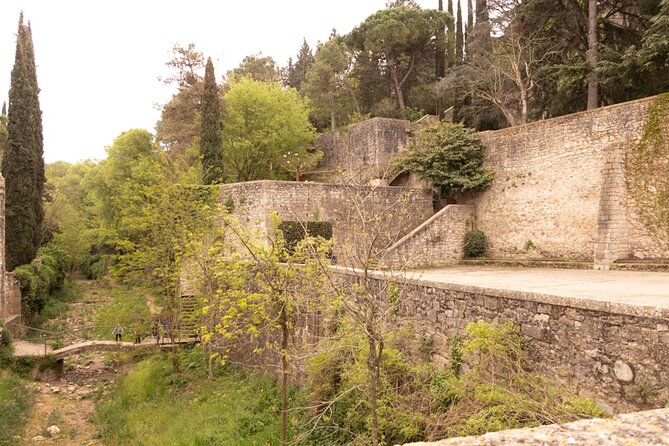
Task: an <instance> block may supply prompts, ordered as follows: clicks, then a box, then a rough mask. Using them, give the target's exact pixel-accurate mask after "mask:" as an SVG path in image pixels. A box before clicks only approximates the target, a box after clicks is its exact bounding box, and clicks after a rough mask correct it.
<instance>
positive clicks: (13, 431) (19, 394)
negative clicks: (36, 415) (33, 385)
mask: <svg viewBox="0 0 669 446" xmlns="http://www.w3.org/2000/svg"><path fill="white" fill-rule="evenodd" d="M31 407H32V398H31V394H30V392H29V391H28V389H26V387H25V384H24V381H23V380H22V379H20V378H18V377H17V376H15V375H13V374H11V373H10V372H8V371H5V370H0V446H13V445H15V444H17V440H16V439H15V437H17V436H20V435H21V434H22V433H23V428H24V426H25V423H26V417H27V414H28V411H29V410H30V408H31Z"/></svg>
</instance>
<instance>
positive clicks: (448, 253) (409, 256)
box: [380, 204, 474, 269]
mask: <svg viewBox="0 0 669 446" xmlns="http://www.w3.org/2000/svg"><path fill="white" fill-rule="evenodd" d="M473 218H474V207H473V206H463V205H457V204H449V205H448V206H446V207H445V208H443V209H442V210H440V211H439V212H437V213H436V214H434V215H433V216H432V217H431V218H430V219H429V220H427V221H426V222H424V223H423V224H421V225H420V226H418V227H417V228H416V229H414V230H413V231H411V232H410V233H409V234H407V235H406V236H404V237H403V238H402V239H401V240H399V241H398V242H397V243H396V244H394V245H393V246H392V247H391V248H390V249H389V250H388V251H387V252H385V253H384V254H383V259H382V260H381V264H380V266H382V267H384V268H399V269H406V268H415V267H417V266H427V265H448V264H453V263H456V262H457V261H459V260H461V259H462V257H463V254H464V244H463V240H464V237H465V234H466V233H467V225H468V223H470V222H471V221H472V219H473Z"/></svg>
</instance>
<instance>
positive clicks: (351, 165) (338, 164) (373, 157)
mask: <svg viewBox="0 0 669 446" xmlns="http://www.w3.org/2000/svg"><path fill="white" fill-rule="evenodd" d="M410 128H411V123H410V122H409V121H405V120H401V119H388V118H372V119H369V120H367V121H363V122H359V123H357V124H352V125H349V126H348V127H347V128H346V129H344V130H340V131H338V132H329V133H325V134H323V135H321V136H320V137H319V139H318V141H317V142H316V148H318V149H320V150H322V151H323V159H322V161H321V163H320V166H319V169H318V170H319V171H320V172H321V173H320V174H318V175H316V178H317V179H319V180H320V181H328V182H350V181H351V180H352V179H353V180H355V181H361V180H362V182H366V181H367V180H370V179H372V178H385V177H386V171H387V170H388V166H389V164H390V162H391V161H392V160H393V159H394V158H395V157H396V156H397V154H399V153H400V152H401V151H403V150H404V149H405V147H406V146H407V143H408V140H409V136H408V131H410Z"/></svg>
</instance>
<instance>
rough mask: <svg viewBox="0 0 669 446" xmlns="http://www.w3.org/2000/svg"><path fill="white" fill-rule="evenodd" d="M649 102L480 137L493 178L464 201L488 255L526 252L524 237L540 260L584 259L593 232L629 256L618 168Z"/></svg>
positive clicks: (604, 244)
mask: <svg viewBox="0 0 669 446" xmlns="http://www.w3.org/2000/svg"><path fill="white" fill-rule="evenodd" d="M651 100H652V98H646V99H642V100H638V101H633V102H627V103H624V104H618V105H614V106H610V107H604V108H600V109H597V110H593V111H589V112H582V113H576V114H572V115H568V116H562V117H558V118H553V119H549V120H545V121H539V122H534V123H531V124H526V125H521V126H517V127H511V128H508V129H503V130H498V131H491V132H483V133H481V137H482V139H483V141H484V143H485V145H486V148H487V150H486V154H485V163H486V165H487V167H488V168H490V169H492V170H494V171H495V180H494V181H493V184H492V185H491V187H490V188H489V189H488V190H486V191H485V192H483V193H481V194H479V195H478V196H476V197H475V198H473V199H471V200H469V202H470V203H474V204H476V206H477V225H478V228H479V229H481V230H482V231H483V232H485V233H486V235H487V236H488V240H489V243H490V252H491V254H493V255H502V256H514V255H527V253H526V252H525V251H524V249H523V248H524V245H525V243H526V242H527V241H528V240H531V241H532V244H533V245H534V247H535V249H536V251H537V252H538V253H540V254H543V255H545V256H556V257H576V258H592V257H593V253H594V252H595V245H596V244H597V243H598V235H599V236H600V237H601V239H600V240H599V243H600V244H602V249H610V250H613V251H615V254H614V256H625V255H627V254H630V253H631V247H630V243H632V244H633V243H634V241H631V240H622V239H624V238H626V237H625V236H627V235H628V231H627V228H626V227H625V224H624V223H625V220H626V210H625V204H624V201H625V193H624V180H623V178H622V177H621V175H622V174H623V169H621V168H620V166H621V164H620V163H621V162H622V151H624V150H627V149H628V148H629V147H631V146H632V144H633V143H634V142H635V141H637V140H638V139H639V138H640V136H641V134H642V131H643V126H644V124H645V121H646V115H647V109H648V105H649V103H650V101H651ZM616 163H617V164H616ZM600 226H601V227H600ZM621 243H622V244H621ZM607 247H608V248H607ZM602 255H603V254H602Z"/></svg>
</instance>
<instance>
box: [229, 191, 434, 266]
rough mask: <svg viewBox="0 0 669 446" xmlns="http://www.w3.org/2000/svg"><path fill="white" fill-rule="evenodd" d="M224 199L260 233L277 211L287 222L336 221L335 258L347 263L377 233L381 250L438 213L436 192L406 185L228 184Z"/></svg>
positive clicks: (247, 223)
mask: <svg viewBox="0 0 669 446" xmlns="http://www.w3.org/2000/svg"><path fill="white" fill-rule="evenodd" d="M220 197H221V200H222V201H223V202H225V201H226V200H227V198H228V197H230V198H231V199H232V200H233V202H234V207H235V213H236V214H237V215H238V216H239V218H240V219H241V220H242V222H243V223H245V224H246V225H247V226H248V227H255V228H256V229H258V230H260V231H266V230H267V229H268V228H270V227H271V215H272V213H273V212H276V213H277V215H278V216H279V218H280V219H281V220H293V221H301V222H306V221H318V220H320V221H329V222H332V229H333V237H334V239H335V240H336V245H335V255H336V256H337V257H338V259H339V260H340V261H341V262H343V263H346V262H345V257H348V256H349V255H351V254H352V253H351V250H352V249H364V246H363V245H364V243H365V240H363V239H364V238H365V237H369V236H373V235H374V233H377V234H378V235H379V237H377V240H376V242H375V243H376V246H377V247H378V249H379V250H381V249H383V248H386V247H388V246H391V245H392V244H393V243H395V242H396V241H397V240H399V239H400V238H401V237H402V236H404V235H405V234H407V233H408V232H409V231H411V230H412V229H413V228H415V227H416V226H418V225H420V224H421V223H422V222H424V221H425V220H427V219H428V218H429V217H430V216H431V215H432V193H431V191H430V190H421V189H407V188H402V187H369V186H361V187H354V186H344V185H334V184H323V183H298V182H287V181H253V182H249V183H237V184H226V185H222V186H221V194H220ZM363 226H364V227H363Z"/></svg>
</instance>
